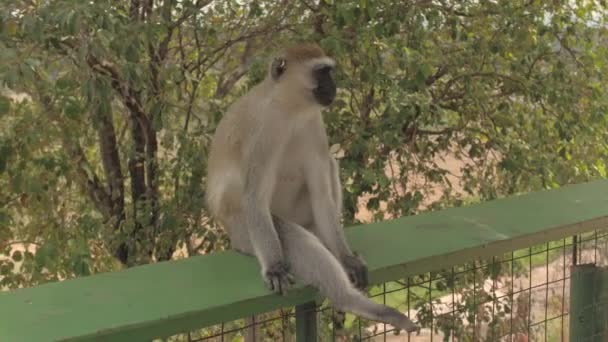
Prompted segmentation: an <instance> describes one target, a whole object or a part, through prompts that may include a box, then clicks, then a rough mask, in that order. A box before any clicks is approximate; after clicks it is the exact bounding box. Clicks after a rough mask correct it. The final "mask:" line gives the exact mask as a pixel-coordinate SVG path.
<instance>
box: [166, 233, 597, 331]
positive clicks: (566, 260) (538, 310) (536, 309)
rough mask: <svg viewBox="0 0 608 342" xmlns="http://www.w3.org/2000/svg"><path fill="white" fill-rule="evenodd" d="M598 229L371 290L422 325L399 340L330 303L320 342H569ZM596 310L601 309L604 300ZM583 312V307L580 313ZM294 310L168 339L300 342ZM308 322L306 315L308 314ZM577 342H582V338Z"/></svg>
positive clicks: (319, 316)
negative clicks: (576, 292)
mask: <svg viewBox="0 0 608 342" xmlns="http://www.w3.org/2000/svg"><path fill="white" fill-rule="evenodd" d="M597 228H598V229H597V230H594V231H590V232H587V233H583V234H580V235H576V236H573V237H568V238H563V239H560V240H554V241H547V242H546V243H543V244H539V245H534V246H530V247H529V248H526V249H519V250H514V251H511V252H509V253H506V254H502V255H496V256H493V257H491V258H483V259H477V260H471V261H470V262H467V263H465V264H461V265H457V266H453V267H451V268H449V269H443V270H440V271H436V272H427V273H424V274H420V275H417V276H413V277H406V278H403V279H398V280H395V281H392V282H388V283H383V284H381V285H379V286H373V287H371V288H370V289H369V296H370V297H371V298H373V299H374V300H376V301H378V302H380V303H384V304H388V305H390V306H393V307H396V308H398V309H399V310H401V311H402V312H405V313H409V316H410V317H411V318H413V319H414V320H416V321H418V322H419V323H420V324H421V326H422V327H423V329H422V330H421V331H420V333H418V334H411V335H408V334H405V333H403V332H402V333H401V334H397V333H396V332H395V331H394V330H393V329H392V328H391V327H390V326H387V325H386V324H382V323H377V322H370V321H365V320H362V319H360V318H356V317H354V316H352V315H350V314H347V315H346V320H345V322H344V327H343V328H342V329H336V328H335V326H334V323H335V322H336V321H341V320H343V319H344V317H341V316H340V315H338V314H336V312H335V311H334V310H333V309H332V307H331V303H328V302H324V303H320V304H319V305H313V306H311V307H310V308H309V309H310V310H314V312H315V318H316V324H317V326H318V328H317V332H316V333H317V338H316V340H317V341H416V342H418V341H510V342H524V341H526V342H527V341H568V340H569V331H570V317H569V311H570V299H571V298H570V288H571V284H570V279H571V269H572V266H574V265H580V264H593V265H596V266H606V265H607V264H608V231H605V230H603V229H602V227H597ZM594 305H595V306H597V307H600V308H602V310H603V309H604V308H605V307H606V306H607V305H608V301H606V300H605V298H602V300H600V301H599V302H597V301H596V302H594ZM581 309H584V308H581ZM298 314H304V313H303V312H298ZM295 316H296V312H295V309H294V308H287V309H281V310H276V311H272V312H268V313H264V314H259V315H256V316H253V317H249V318H246V319H241V320H237V321H233V322H226V323H223V324H219V325H216V326H213V327H208V328H205V329H201V330H197V331H194V332H190V333H188V334H180V335H176V336H173V337H171V338H169V339H168V341H247V342H248V341H294V340H296V335H297V333H298V332H297V327H296V319H295ZM303 316H305V315H303ZM606 326H608V325H605V324H604V325H601V326H598V327H595V330H594V331H593V332H588V333H587V334H586V338H587V339H588V340H590V341H606V340H608V331H606ZM579 337H580V339H578V338H577V339H575V340H576V341H583V340H584V338H585V337H584V336H579Z"/></svg>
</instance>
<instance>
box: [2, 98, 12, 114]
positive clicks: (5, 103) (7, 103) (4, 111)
mask: <svg viewBox="0 0 608 342" xmlns="http://www.w3.org/2000/svg"><path fill="white" fill-rule="evenodd" d="M10 110H11V101H10V100H9V99H8V98H6V97H4V96H0V115H5V114H8V112H9V111H10Z"/></svg>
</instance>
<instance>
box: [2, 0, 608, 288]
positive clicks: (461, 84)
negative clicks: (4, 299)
mask: <svg viewBox="0 0 608 342" xmlns="http://www.w3.org/2000/svg"><path fill="white" fill-rule="evenodd" d="M605 15H606V9H605V4H604V1H599V0H598V1H583V0H578V1H565V0H563V1H534V0H525V1H524V0H515V1H513V0H496V1H471V0H466V1H447V0H432V1H428V0H411V1H391V0H378V1H374V2H371V1H367V0H357V1H354V0H350V1H330V0H320V1H312V0H309V1H299V2H291V1H286V0H284V1H279V2H274V1H267V0H256V1H250V2H238V1H233V0H225V1H210V0H181V1H175V0H167V1H153V0H150V1H140V0H131V1H116V0H101V1H85V2H83V1H77V0H27V1H23V0H4V1H2V3H0V83H1V84H0V90H1V92H0V120H1V121H0V122H2V125H1V126H0V189H2V190H1V191H0V253H3V254H4V256H5V257H4V258H2V257H0V287H8V288H15V287H20V286H31V285H35V284H38V283H40V282H44V281H49V280H57V279H64V278H69V277H74V276H83V275H87V274H90V273H93V272H100V271H106V270H113V269H118V268H120V267H123V266H131V265H136V264H141V263H148V262H153V261H161V260H167V259H170V258H172V257H178V256H179V255H185V256H188V255H193V254H197V253H208V252H210V251H212V250H218V249H222V248H225V247H226V240H225V237H224V234H223V233H222V231H221V230H218V228H217V227H216V226H215V225H214V224H213V222H212V221H211V220H210V219H209V217H208V215H207V213H206V211H205V206H204V201H203V198H204V193H205V187H204V181H205V180H204V176H205V173H206V172H205V168H206V166H205V163H206V155H207V147H208V143H209V138H210V135H211V134H212V132H213V130H214V128H215V125H216V124H217V122H218V120H219V119H220V118H221V115H222V113H223V111H224V110H225V108H226V107H227V106H228V105H229V104H230V103H231V102H232V101H233V100H234V98H235V97H237V96H239V95H240V94H242V93H243V92H244V91H246V90H247V89H248V88H249V87H251V86H252V85H254V84H255V83H256V82H258V81H259V80H260V79H261V78H263V77H264V74H265V72H266V69H265V68H266V62H267V58H268V57H269V56H270V55H271V53H273V52H274V51H276V50H277V49H278V48H279V47H280V46H284V45H285V44H287V43H293V42H299V41H317V42H319V43H320V44H321V45H322V46H323V47H324V48H325V49H326V51H327V52H328V53H329V54H330V55H332V56H333V57H334V58H335V59H336V60H337V61H338V65H339V69H338V71H337V80H338V85H339V88H340V90H339V94H338V98H337V101H336V103H335V104H334V105H333V106H332V107H331V108H330V109H328V110H327V112H326V114H325V115H326V116H325V118H326V123H327V125H328V131H329V134H330V139H331V142H332V145H333V146H332V148H333V149H334V150H335V151H337V152H338V154H339V155H340V156H341V168H342V180H343V182H344V183H345V203H344V205H345V212H344V221H345V224H347V225H349V224H353V223H356V222H357V219H356V214H357V211H358V210H359V209H360V206H359V205H358V203H359V200H360V199H361V196H362V195H365V196H367V197H366V198H367V199H368V200H367V201H366V202H365V207H366V209H367V210H370V211H371V212H372V213H374V217H373V219H383V218H384V217H387V216H400V215H411V214H414V213H417V212H419V211H421V210H434V209H439V208H442V207H445V206H452V205H462V204H463V203H464V202H463V201H464V200H465V198H466V197H468V196H474V197H475V198H478V199H479V200H488V199H493V198H496V197H499V196H504V195H508V194H513V193H518V192H525V191H530V190H533V189H540V188H551V187H558V186H560V185H562V184H566V183H572V182H579V181H583V180H587V179H590V178H594V177H605V176H606V153H607V149H606V147H607V146H606V143H605V142H606V140H607V139H606V138H607V137H608V130H607V128H606V127H608V126H607V124H608V122H607V116H606V112H607V105H608V104H607V99H608V96H606V95H607V94H606V90H605V87H602V84H603V83H605V77H606V75H607V74H606V72H607V68H608V65H607V63H606V61H607V58H606V57H607V56H606V55H607V50H606V38H607V37H606V32H607V31H606V27H605V24H606V23H605V19H606V18H605ZM443 157H449V158H452V159H454V160H455V161H456V162H455V163H456V165H457V167H456V168H453V167H451V166H450V165H447V166H446V164H445V163H443V162H442V161H441V158H443ZM433 191H435V192H438V196H434V195H433ZM180 253H181V254H180Z"/></svg>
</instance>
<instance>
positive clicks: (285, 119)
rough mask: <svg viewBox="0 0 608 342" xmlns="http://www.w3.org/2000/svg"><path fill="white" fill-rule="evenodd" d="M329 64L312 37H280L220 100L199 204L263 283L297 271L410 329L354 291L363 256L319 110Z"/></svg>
mask: <svg viewBox="0 0 608 342" xmlns="http://www.w3.org/2000/svg"><path fill="white" fill-rule="evenodd" d="M335 67H336V62H335V60H334V59H333V58H331V57H329V56H327V55H326V54H325V52H324V51H323V50H322V49H321V48H320V47H319V45H317V44H315V43H309V44H302V45H294V46H290V47H287V48H285V49H283V50H282V52H281V53H280V54H279V55H278V56H276V57H275V58H274V59H273V60H272V62H271V63H270V65H269V70H268V72H267V75H266V76H265V78H264V79H263V80H262V81H261V83H258V84H257V85H255V86H254V87H252V88H251V89H250V90H249V91H248V92H247V93H246V94H245V95H243V96H241V97H240V98H239V99H237V100H236V101H235V102H233V103H232V104H231V105H230V106H229V107H228V109H227V111H226V113H225V114H224V116H223V117H222V118H221V119H220V122H219V123H218V126H217V128H216V130H215V133H214V134H213V138H212V141H211V146H210V152H209V156H208V163H207V192H206V202H207V206H208V209H209V212H210V213H211V215H212V216H213V217H214V218H215V219H216V221H217V222H218V223H219V224H220V225H221V226H223V227H224V229H225V230H226V231H227V233H228V237H229V239H230V243H231V248H233V249H235V250H236V251H238V252H240V253H243V254H246V255H251V256H255V257H256V259H257V261H258V263H259V265H260V267H261V275H262V278H263V280H264V282H265V284H266V286H267V287H268V288H269V289H270V290H271V291H274V292H276V293H278V294H282V295H284V294H285V293H286V292H287V291H288V289H289V288H290V287H291V286H292V285H293V284H294V283H295V279H298V280H299V281H301V282H303V283H304V284H306V285H312V286H314V287H316V288H317V289H318V290H319V291H320V293H321V294H322V295H324V296H325V297H327V298H328V299H329V300H330V301H331V302H332V304H333V306H334V307H335V308H336V309H338V310H341V311H347V312H351V313H354V314H356V315H359V316H361V317H364V318H367V319H370V320H373V321H380V322H384V323H389V324H391V325H392V326H394V327H395V328H396V329H402V330H406V331H407V332H408V333H409V332H413V331H416V330H418V329H419V328H418V326H417V325H416V324H415V323H414V322H412V321H411V320H410V319H409V318H408V317H407V316H406V315H404V314H403V313H401V312H399V311H398V310H395V309H393V308H390V307H387V306H384V305H381V304H377V303H375V302H373V301H372V300H371V299H369V298H368V297H367V296H365V295H364V294H363V293H362V290H363V289H364V288H365V287H366V286H367V283H368V271H367V265H366V263H365V261H364V260H363V259H362V258H361V257H360V255H359V254H358V253H356V252H353V251H352V250H351V249H350V247H349V245H348V243H347V241H346V238H345V235H344V231H343V229H342V227H341V223H340V220H341V212H342V209H343V208H342V186H341V183H340V176H339V164H338V162H337V160H336V159H335V158H334V157H333V156H332V155H331V154H330V150H329V140H328V136H327V132H326V129H325V125H324V122H323V116H322V111H323V109H324V108H326V107H328V106H329V105H330V104H331V103H332V102H333V101H334V99H335V97H336V92H337V87H336V83H335V80H334V77H333V75H332V74H333V71H334V69H335ZM294 278H295V279H294Z"/></svg>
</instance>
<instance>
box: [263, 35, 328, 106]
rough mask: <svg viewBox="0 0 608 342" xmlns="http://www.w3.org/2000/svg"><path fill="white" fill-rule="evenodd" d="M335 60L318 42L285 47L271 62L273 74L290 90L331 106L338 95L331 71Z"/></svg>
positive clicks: (277, 80) (275, 78) (272, 75)
mask: <svg viewBox="0 0 608 342" xmlns="http://www.w3.org/2000/svg"><path fill="white" fill-rule="evenodd" d="M335 65H336V62H335V61H334V60H333V59H332V58H330V57H328V56H326V55H325V52H323V50H322V49H321V48H320V47H319V46H318V45H316V44H306V45H298V46H293V47H290V48H287V49H285V51H284V52H283V54H282V55H281V56H279V57H276V58H275V59H274V60H273V62H272V65H271V66H270V76H271V77H272V79H273V80H274V81H275V82H278V83H279V84H280V85H281V86H285V87H288V88H289V92H290V93H292V94H293V92H294V91H295V92H296V93H299V94H302V95H304V97H305V98H310V99H311V100H314V102H316V103H318V104H320V105H321V106H329V105H330V104H331V103H332V102H333V100H334V98H335V97H336V82H335V81H334V79H333V76H332V71H333V69H334V67H335Z"/></svg>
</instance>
